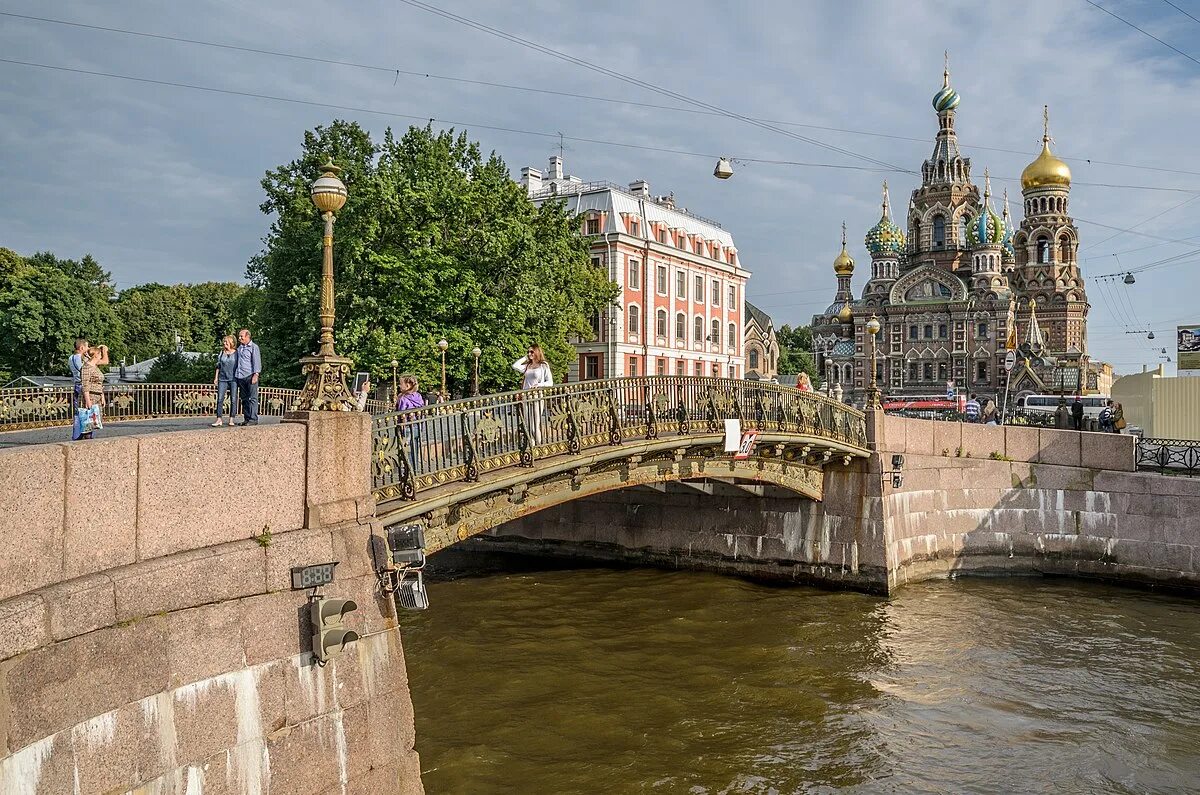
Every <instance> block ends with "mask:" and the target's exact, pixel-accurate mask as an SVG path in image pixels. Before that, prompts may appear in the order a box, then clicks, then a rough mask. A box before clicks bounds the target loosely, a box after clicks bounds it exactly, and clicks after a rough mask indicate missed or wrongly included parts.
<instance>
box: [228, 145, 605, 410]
mask: <svg viewBox="0 0 1200 795" xmlns="http://www.w3.org/2000/svg"><path fill="white" fill-rule="evenodd" d="M329 157H332V158H333V160H334V162H336V163H337V164H338V165H339V166H341V167H342V168H343V169H344V172H343V174H342V180H343V181H344V182H345V183H346V186H347V188H348V190H349V194H350V198H349V201H347V203H346V206H345V207H343V208H342V210H341V212H340V213H339V214H338V217H337V223H336V226H335V229H334V270H335V274H336V285H337V295H336V300H337V322H336V329H335V334H336V339H337V349H338V352H339V353H340V354H342V355H345V356H349V357H351V358H353V359H354V360H355V367H356V369H360V370H369V371H370V372H371V373H372V374H373V379H372V380H375V381H376V382H382V381H383V380H385V379H390V377H391V360H392V359H393V358H395V359H397V360H399V362H400V366H401V369H402V370H404V371H408V372H413V373H414V374H416V375H417V376H418V377H419V378H420V379H421V380H422V384H423V388H426V389H427V388H429V387H431V386H433V385H435V384H439V383H440V378H441V376H440V356H439V353H438V350H437V348H436V343H437V341H438V339H440V338H442V337H445V339H446V340H447V341H448V342H449V345H450V347H449V350H448V353H447V369H448V375H449V380H450V382H451V384H456V385H459V387H460V391H462V388H463V387H465V386H466V385H467V384H469V383H470V377H471V367H472V357H471V355H470V353H469V352H470V350H471V348H473V347H474V346H476V345H478V346H479V347H480V348H481V349H482V350H483V355H482V356H481V358H480V380H481V384H482V386H483V387H484V388H485V389H488V390H496V389H512V388H515V387H516V386H518V385H519V384H518V382H517V375H516V373H514V372H513V371H512V369H511V367H510V366H509V365H510V364H511V362H512V361H513V360H514V359H516V358H518V357H519V356H520V355H522V354H523V353H524V351H525V349H526V347H527V346H528V345H529V344H531V343H534V342H539V343H541V345H542V347H543V348H544V349H545V350H546V352H547V356H548V358H549V359H550V362H551V366H552V367H553V368H554V369H555V370H557V371H558V372H562V370H563V369H564V368H565V367H566V365H567V363H568V362H569V361H570V360H571V359H572V358H573V355H574V353H573V349H572V348H571V345H570V343H569V342H568V341H567V340H568V338H569V336H570V335H574V334H579V335H581V336H584V337H586V336H589V335H590V334H591V330H590V326H589V324H588V322H587V318H588V317H589V316H590V315H592V314H594V313H596V312H598V311H599V310H600V309H601V308H603V307H604V306H605V305H606V304H607V303H608V302H609V301H611V299H612V298H613V297H614V296H615V295H616V287H615V285H613V284H612V283H610V282H609V281H608V279H607V277H606V275H605V274H604V273H602V272H601V271H599V270H598V269H596V268H594V267H593V266H592V265H591V261H590V257H589V255H588V249H587V242H586V241H585V240H584V239H583V238H582V237H581V236H580V235H579V234H578V224H577V222H576V220H575V218H573V217H572V216H571V215H570V214H569V213H568V212H567V211H566V209H565V206H564V205H563V204H562V203H548V204H546V205H543V206H542V207H540V208H538V207H535V206H534V205H533V204H532V203H530V202H529V200H528V198H527V197H526V195H525V193H524V190H523V189H522V188H521V187H520V186H519V185H517V184H516V183H515V182H513V180H512V179H511V178H510V176H509V173H508V168H507V167H506V166H505V165H504V162H503V161H502V160H500V158H499V157H497V156H496V155H495V154H494V153H493V154H492V155H491V156H490V157H489V158H487V159H484V158H483V156H482V155H481V153H480V150H479V147H478V145H477V144H475V143H472V142H470V141H468V139H467V137H466V134H465V133H460V134H458V135H457V136H456V135H455V134H454V133H453V132H452V131H450V132H435V131H433V129H432V128H431V127H426V128H424V129H420V128H415V127H414V128H410V129H409V130H408V131H407V132H406V133H405V134H404V135H403V136H402V137H400V138H396V137H395V136H394V135H393V133H392V131H391V130H390V129H389V130H388V131H387V132H386V133H385V135H384V139H383V142H382V143H381V144H378V145H376V144H375V143H374V142H373V141H372V140H371V137H370V136H369V135H368V133H367V132H366V131H365V130H363V129H362V128H361V127H359V126H358V125H357V124H355V123H351V122H346V121H335V122H333V123H332V124H331V125H330V126H329V127H317V128H316V129H314V130H311V131H308V132H306V133H305V134H304V142H303V147H302V152H301V155H300V157H299V158H297V159H296V160H293V161H292V162H291V163H288V164H286V165H282V166H280V167H279V168H276V169H274V170H272V171H270V172H268V173H267V175H266V177H265V178H264V179H263V181H262V185H263V189H264V191H265V192H266V199H265V201H264V202H263V204H262V210H263V212H264V213H268V214H274V215H275V216H276V217H275V220H274V222H273V223H272V225H271V229H270V232H269V233H268V235H267V237H266V240H265V243H266V245H265V248H264V249H263V251H262V252H261V253H260V254H259V255H258V256H256V257H255V258H254V259H253V260H251V262H250V264H249V267H248V269H247V273H248V276H249V278H250V280H251V282H252V283H253V284H254V285H255V286H257V287H259V288H260V289H261V305H260V311H259V317H258V325H259V329H260V335H259V339H260V343H261V344H262V347H263V357H264V370H265V373H264V377H265V378H266V379H267V380H269V381H270V382H272V383H280V384H290V385H299V383H300V372H299V367H298V366H297V364H296V361H297V359H299V358H300V357H301V356H303V355H306V354H308V353H311V352H312V351H313V350H314V349H315V348H316V338H317V305H318V289H319V279H320V261H321V235H322V232H323V229H322V224H321V222H320V220H319V218H318V217H317V212H316V210H315V209H314V208H313V206H312V203H311V201H310V199H309V184H310V183H311V181H312V180H313V179H314V178H315V177H316V176H317V175H318V174H319V173H320V165H321V164H322V163H323V162H324V161H325V160H326V158H329Z"/></svg>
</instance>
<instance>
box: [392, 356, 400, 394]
mask: <svg viewBox="0 0 1200 795" xmlns="http://www.w3.org/2000/svg"><path fill="white" fill-rule="evenodd" d="M399 366H400V362H398V361H396V360H395V359H392V400H393V401H395V400H396V395H399V394H400V384H399V382H398V381H397V380H396V378H397V375H396V368H397V367H399Z"/></svg>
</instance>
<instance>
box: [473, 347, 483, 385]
mask: <svg viewBox="0 0 1200 795" xmlns="http://www.w3.org/2000/svg"><path fill="white" fill-rule="evenodd" d="M481 353H483V351H481V350H479V346H478V345H476V346H475V347H474V348H472V349H471V355H472V356H474V357H475V385H474V388H473V389H472V390H471V397H479V354H481Z"/></svg>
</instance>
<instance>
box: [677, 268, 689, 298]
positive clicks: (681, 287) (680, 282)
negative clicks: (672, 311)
mask: <svg viewBox="0 0 1200 795" xmlns="http://www.w3.org/2000/svg"><path fill="white" fill-rule="evenodd" d="M675 297H676V298H678V299H679V300H681V301H686V300H687V274H686V273H684V272H683V271H675Z"/></svg>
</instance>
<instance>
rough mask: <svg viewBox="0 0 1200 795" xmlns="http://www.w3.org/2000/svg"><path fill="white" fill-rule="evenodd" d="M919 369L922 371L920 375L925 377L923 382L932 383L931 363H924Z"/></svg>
mask: <svg viewBox="0 0 1200 795" xmlns="http://www.w3.org/2000/svg"><path fill="white" fill-rule="evenodd" d="M921 369H922V370H923V372H922V375H923V376H924V377H925V380H926V381H932V380H933V362H925V366H924V367H923V368H921Z"/></svg>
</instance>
